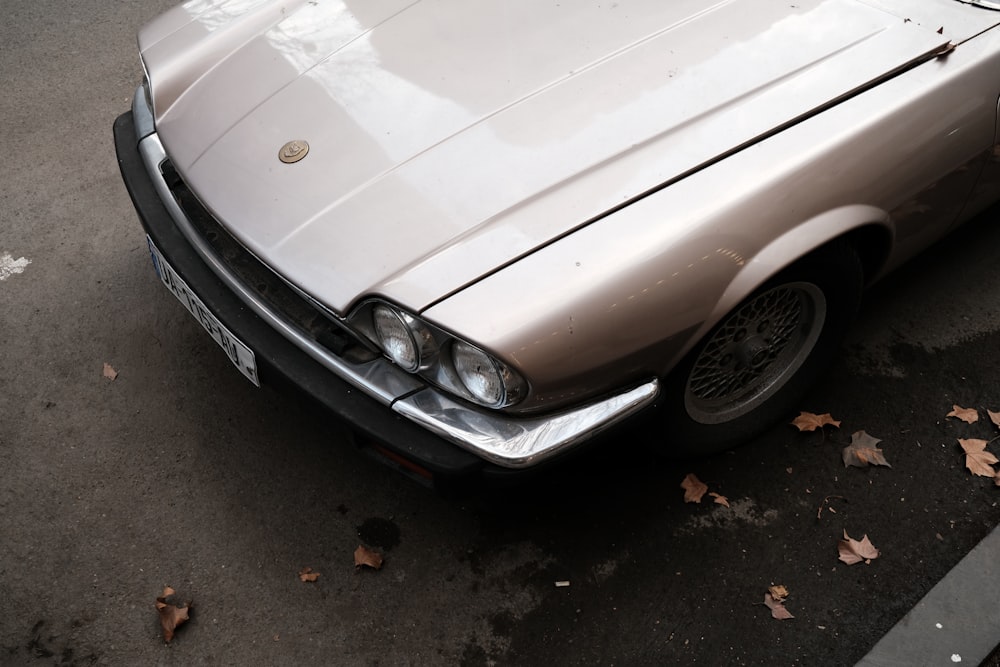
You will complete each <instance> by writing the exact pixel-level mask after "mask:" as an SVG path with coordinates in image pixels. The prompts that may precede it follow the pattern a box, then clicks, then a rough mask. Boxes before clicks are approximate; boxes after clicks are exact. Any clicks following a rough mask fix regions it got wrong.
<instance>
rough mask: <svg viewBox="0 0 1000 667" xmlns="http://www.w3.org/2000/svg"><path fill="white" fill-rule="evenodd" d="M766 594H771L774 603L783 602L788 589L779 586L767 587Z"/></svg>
mask: <svg viewBox="0 0 1000 667" xmlns="http://www.w3.org/2000/svg"><path fill="white" fill-rule="evenodd" d="M767 592H768V593H770V594H771V597H772V598H774V601H775V602H784V601H785V598H787V597H788V589H787V588H785V587H784V586H781V585H780V584H779V585H777V586H768V587H767Z"/></svg>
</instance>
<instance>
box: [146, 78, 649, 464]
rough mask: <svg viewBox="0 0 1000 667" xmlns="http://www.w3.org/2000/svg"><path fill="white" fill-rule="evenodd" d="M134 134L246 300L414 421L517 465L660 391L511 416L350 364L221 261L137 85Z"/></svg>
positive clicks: (212, 264)
mask: <svg viewBox="0 0 1000 667" xmlns="http://www.w3.org/2000/svg"><path fill="white" fill-rule="evenodd" d="M132 111H133V115H134V117H135V125H136V128H137V129H138V134H139V137H138V139H139V152H140V154H141V155H142V159H143V162H144V163H145V165H146V171H147V172H148V173H149V176H150V179H151V180H152V182H153V184H154V186H155V188H156V192H157V194H159V196H160V199H161V200H162V202H163V204H164V206H165V207H166V208H167V211H168V212H169V213H170V216H171V218H173V220H174V222H175V223H176V224H177V227H178V229H179V230H180V231H181V233H182V234H183V235H184V237H185V238H186V239H187V240H188V242H189V243H190V244H191V246H192V247H193V248H194V249H195V251H196V252H197V253H198V255H199V256H200V257H201V258H202V260H203V261H204V262H205V263H206V264H207V265H208V267H209V268H210V269H211V270H212V272H213V273H215V274H216V275H217V276H218V277H219V279H220V280H222V281H223V282H224V283H225V284H226V285H227V286H228V287H229V288H230V289H231V290H232V291H233V292H234V293H235V294H236V295H237V296H238V297H239V298H240V300H242V301H243V302H244V303H245V304H246V305H247V307H249V308H250V309H251V310H252V311H253V312H254V313H255V314H257V316H259V317H260V318H261V319H263V320H264V321H265V322H267V323H268V324H269V325H270V326H271V327H273V328H274V329H275V330H276V331H278V332H279V333H280V334H281V335H282V336H284V337H285V338H287V339H288V340H289V341H290V342H292V343H293V344H294V345H296V346H297V347H298V348H300V349H301V350H303V351H304V352H305V353H306V354H308V355H309V356H310V357H312V358H313V359H314V360H316V361H317V362H318V363H320V364H321V365H322V366H323V367H325V368H326V369H328V370H329V371H331V372H333V373H335V374H336V375H338V376H339V377H341V378H343V379H344V380H346V381H348V382H350V383H351V384H353V385H354V386H356V387H357V388H358V389H360V390H361V391H364V392H365V393H366V394H368V395H369V396H372V397H374V398H375V399H377V400H379V401H380V402H382V403H384V404H385V405H387V406H389V407H391V408H392V409H393V410H394V411H396V412H397V413H399V414H400V415H403V416H404V417H406V418H408V419H410V420H412V421H414V422H416V423H418V424H421V425H422V426H424V427H425V428H427V429H429V430H430V431H432V432H434V433H436V434H437V435H439V436H441V437H442V438H444V439H445V440H447V441H449V442H452V443H454V444H455V445H457V446H459V447H462V448H463V449H466V450H469V451H471V452H473V453H474V454H476V455H478V456H480V457H482V458H483V459H486V460H487V461H490V462H492V463H495V464H497V465H500V466H503V467H507V468H524V467H528V466H531V465H534V464H537V463H539V462H540V461H542V460H544V459H546V458H549V457H551V456H553V455H555V454H557V453H559V452H562V451H564V450H566V449H568V448H570V447H572V446H573V445H575V444H578V443H579V442H582V441H583V440H586V439H588V438H590V437H592V436H593V435H595V434H596V433H598V432H600V431H601V430H604V429H605V428H607V427H609V426H611V425H613V424H615V423H617V422H620V421H621V420H623V419H625V418H626V417H628V416H630V415H632V414H634V413H635V412H638V411H639V410H640V409H642V408H643V407H645V406H646V405H648V404H650V403H652V401H653V400H654V399H655V398H656V396H657V395H658V394H659V383H658V381H657V380H656V379H653V380H651V381H649V382H646V383H645V384H643V385H641V386H639V387H635V388H632V389H629V390H628V391H625V392H622V393H620V394H617V395H615V396H612V397H610V398H606V399H604V400H601V401H597V402H595V403H591V404H588V405H586V406H583V407H580V408H576V409H573V410H569V411H566V412H563V413H560V414H555V415H546V416H540V417H528V418H517V417H513V416H511V415H508V414H505V413H502V412H488V411H486V410H478V409H475V408H473V407H471V406H469V405H467V404H464V403H460V402H458V401H455V400H453V399H452V398H450V397H449V396H447V395H445V394H443V393H442V392H440V391H439V390H437V389H435V388H433V387H430V386H428V385H426V384H424V383H423V382H421V381H420V380H419V378H418V377H417V376H414V375H410V374H408V373H405V372H403V371H400V370H399V369H398V368H396V367H395V366H393V365H392V364H391V363H390V362H388V361H387V360H383V359H379V360H375V361H372V362H367V363H364V364H352V363H350V362H347V361H345V360H344V359H341V358H340V357H337V356H336V355H334V354H333V353H331V352H330V351H328V350H327V349H326V348H324V347H322V346H321V345H319V344H317V343H316V342H314V341H312V340H310V339H309V338H308V337H306V336H304V335H303V334H302V333H300V332H299V331H298V329H296V328H295V327H293V326H291V325H290V324H289V323H288V322H287V321H285V319H284V318H282V317H281V316H280V315H279V314H278V313H276V312H275V311H274V310H272V309H271V308H270V306H269V305H267V304H266V303H264V302H263V301H262V300H261V299H260V298H259V297H258V296H257V295H256V294H255V293H254V292H252V291H251V290H249V289H247V287H246V286H245V285H244V284H243V283H242V282H241V281H240V280H239V279H238V278H236V276H234V275H233V273H232V272H231V271H230V270H229V269H228V268H227V267H226V266H225V264H223V263H222V262H221V261H220V260H219V259H218V258H217V257H216V255H215V253H214V252H213V251H212V249H211V248H210V247H209V246H208V244H207V243H206V242H205V241H204V240H203V239H202V238H201V236H200V235H199V234H198V233H197V232H196V231H195V229H194V226H193V225H192V224H191V222H190V220H188V218H187V215H186V214H185V213H184V211H183V210H182V209H181V207H180V205H179V204H178V203H177V201H176V199H175V198H174V196H173V194H172V193H171V192H170V189H169V188H168V187H167V184H166V181H165V180H164V178H163V175H162V173H161V172H160V165H161V164H162V163H163V161H164V160H165V159H166V158H167V154H166V151H165V150H164V148H163V144H162V143H161V142H160V139H159V137H158V136H157V135H156V133H155V131H153V115H152V113H151V111H150V110H149V108H148V106H147V104H146V95H145V94H144V92H143V91H142V87H141V86H140V89H139V90H138V91H137V92H136V95H135V97H134V100H133V107H132Z"/></svg>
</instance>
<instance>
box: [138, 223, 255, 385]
mask: <svg viewBox="0 0 1000 667" xmlns="http://www.w3.org/2000/svg"><path fill="white" fill-rule="evenodd" d="M146 242H147V243H148V244H149V254H150V255H151V256H152V258H153V268H155V269H156V275H158V276H159V277H160V280H161V281H162V282H163V284H164V285H165V286H166V287H167V289H168V290H170V292H172V293H173V295H174V296H175V297H177V300H178V301H180V302H181V303H182V304H184V307H185V308H187V309H188V312H190V313H191V314H192V315H194V318H195V319H196V320H198V321H199V322H201V326H203V327H205V331H207V332H208V333H209V335H210V336H212V338H213V339H215V342H216V343H218V344H219V347H221V348H222V349H223V350H225V351H226V354H227V355H228V356H229V360H230V361H232V362H233V365H234V366H236V368H238V369H239V370H240V372H241V373H243V375H245V376H246V377H247V379H248V380H250V381H251V382H253V383H254V384H255V385H257V386H258V387H259V386H260V381H259V380H258V379H257V360H256V359H255V358H254V354H253V351H252V350H251V349H250V348H249V347H247V346H246V345H244V344H243V342H242V341H241V340H240V339H238V338H237V337H236V336H234V335H233V332H232V331H230V330H229V329H227V328H226V326H225V325H224V324H223V323H222V322H220V321H219V318H217V317H216V316H215V315H213V314H212V312H211V311H210V310H209V309H208V308H206V307H205V304H204V303H202V300H201V299H199V298H198V295H197V294H195V293H194V292H193V291H191V288H190V287H188V286H187V283H186V282H184V279H183V278H181V277H180V276H178V275H177V273H176V272H175V271H174V269H173V267H171V266H170V264H169V263H168V262H167V260H165V259H164V258H163V255H162V254H160V251H159V249H158V248H157V247H156V245H155V244H154V243H153V239H151V238H149V236H148V235H147V236H146Z"/></svg>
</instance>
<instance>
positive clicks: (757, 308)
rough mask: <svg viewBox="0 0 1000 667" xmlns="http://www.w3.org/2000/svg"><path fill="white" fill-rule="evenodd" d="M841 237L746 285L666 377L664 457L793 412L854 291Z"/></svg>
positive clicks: (833, 345)
mask: <svg viewBox="0 0 1000 667" xmlns="http://www.w3.org/2000/svg"><path fill="white" fill-rule="evenodd" d="M863 278H864V276H863V272H862V269H861V263H860V261H859V260H858V257H857V254H856V253H855V252H854V251H853V249H852V248H851V247H850V246H849V245H848V244H847V243H846V242H842V241H841V242H836V243H833V244H831V245H828V246H825V247H823V248H821V249H819V250H817V251H815V252H814V253H812V254H811V255H809V256H807V257H805V258H803V259H802V260H800V261H798V262H796V263H795V264H793V265H792V266H791V267H789V268H788V269H786V270H784V271H782V272H781V273H780V274H778V275H777V276H775V277H774V278H772V279H771V280H769V281H768V282H767V283H766V284H765V285H763V286H762V287H761V288H760V289H758V290H757V291H755V292H754V293H753V294H751V295H750V296H749V297H747V299H746V300H744V301H743V302H742V303H741V304H739V305H738V306H737V307H736V308H735V309H734V310H733V311H731V312H730V313H729V314H728V315H726V316H725V317H723V318H722V320H721V322H720V323H719V324H718V325H716V326H715V328H714V329H712V331H711V332H709V334H708V335H707V336H706V337H705V339H704V340H703V341H702V342H700V343H699V344H698V345H697V346H696V347H695V349H694V350H693V351H692V353H691V354H690V355H688V357H687V358H686V359H685V361H684V362H682V363H681V365H680V366H679V367H678V368H677V369H676V370H675V371H674V372H673V373H672V375H671V376H670V377H669V378H668V380H667V381H666V382H665V400H666V402H667V403H666V405H665V406H664V407H665V410H664V412H665V419H666V424H665V426H666V429H665V430H666V436H667V442H665V443H664V444H663V447H664V448H665V449H664V451H665V453H666V454H668V455H671V454H673V455H680V456H687V455H697V454H708V453H712V452H715V451H719V450H722V449H725V448H727V447H729V446H732V445H735V444H737V443H739V442H740V441H743V440H747V439H749V438H751V437H753V436H755V435H757V434H759V433H760V432H762V431H763V430H764V429H766V428H767V427H768V426H770V425H772V424H773V423H774V422H775V421H777V420H778V419H781V418H782V416H784V415H785V414H786V413H788V412H789V411H791V410H793V409H794V408H795V406H796V404H797V402H798V401H799V400H800V399H801V396H802V394H803V393H804V392H805V390H806V389H807V388H808V387H809V386H810V385H811V384H812V383H813V382H814V381H815V380H816V379H817V377H818V376H819V375H820V374H821V373H823V372H824V371H825V370H826V369H827V367H828V365H829V363H830V362H831V361H832V359H833V357H834V354H835V353H836V350H837V348H838V347H839V345H840V342H841V341H842V340H843V337H844V335H845V333H846V332H847V329H848V327H849V326H850V323H851V321H852V320H853V318H854V315H855V313H856V312H857V307H858V304H859V302H860V299H861V288H862V283H863Z"/></svg>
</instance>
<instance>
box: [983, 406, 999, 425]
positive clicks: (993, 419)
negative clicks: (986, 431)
mask: <svg viewBox="0 0 1000 667" xmlns="http://www.w3.org/2000/svg"><path fill="white" fill-rule="evenodd" d="M986 414H988V415H989V416H990V421H991V422H993V425H994V426H996V427H997V428H1000V412H993V411H992V410H987V411H986Z"/></svg>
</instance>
